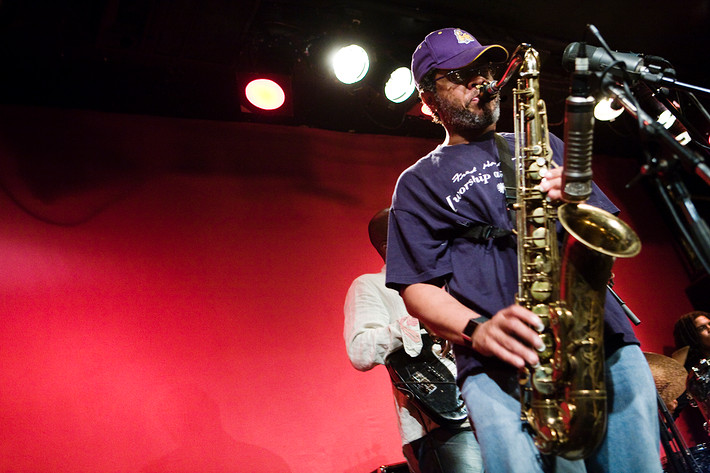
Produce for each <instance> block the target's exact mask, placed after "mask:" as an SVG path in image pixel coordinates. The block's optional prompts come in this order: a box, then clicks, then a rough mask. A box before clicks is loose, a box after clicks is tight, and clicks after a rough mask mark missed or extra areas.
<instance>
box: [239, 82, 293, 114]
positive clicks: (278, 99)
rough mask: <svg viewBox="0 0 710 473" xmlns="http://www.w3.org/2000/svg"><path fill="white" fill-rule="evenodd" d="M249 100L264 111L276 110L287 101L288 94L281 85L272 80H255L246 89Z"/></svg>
mask: <svg viewBox="0 0 710 473" xmlns="http://www.w3.org/2000/svg"><path fill="white" fill-rule="evenodd" d="M244 93H245V94H246V97H247V100H249V102H250V103H251V104H252V105H254V106H255V107H258V108H260V109H262V110H276V109H277V108H279V107H281V106H282V105H283V104H284V102H285V101H286V94H285V93H284V90H283V89H282V88H281V86H280V85H279V84H277V83H276V82H274V81H272V80H270V79H254V80H253V81H251V82H249V83H248V84H247V86H246V87H245V89H244Z"/></svg>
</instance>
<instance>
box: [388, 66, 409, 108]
mask: <svg viewBox="0 0 710 473" xmlns="http://www.w3.org/2000/svg"><path fill="white" fill-rule="evenodd" d="M414 88H415V86H414V78H413V77H412V71H410V70H409V68H408V67H400V68H398V69H395V70H394V71H393V72H392V74H391V75H390V78H389V79H388V80H387V83H386V84H385V97H387V99H388V100H390V101H391V102H394V103H402V102H404V101H405V100H407V99H408V98H409V97H411V95H412V93H414Z"/></svg>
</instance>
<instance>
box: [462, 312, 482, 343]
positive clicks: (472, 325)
mask: <svg viewBox="0 0 710 473" xmlns="http://www.w3.org/2000/svg"><path fill="white" fill-rule="evenodd" d="M476 320H477V319H471V320H469V321H468V323H467V324H466V326H465V327H464V329H463V332H461V336H462V337H463V339H464V340H466V342H467V343H468V344H469V345H470V346H473V332H475V331H476V329H477V328H478V326H479V325H480V324H479V323H478V322H476Z"/></svg>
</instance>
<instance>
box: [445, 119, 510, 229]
mask: <svg viewBox="0 0 710 473" xmlns="http://www.w3.org/2000/svg"><path fill="white" fill-rule="evenodd" d="M494 136H495V141H496V147H497V148H498V159H499V160H500V170H501V172H502V173H503V185H504V186H505V202H506V205H507V206H508V214H509V216H510V219H511V221H512V222H515V218H514V216H513V211H512V210H511V207H512V205H513V204H514V203H515V201H516V188H517V186H516V184H515V168H514V167H513V155H512V153H511V152H510V146H509V145H508V142H507V141H506V139H505V138H503V137H502V136H501V135H499V134H498V133H496V134H495V135H494ZM512 233H513V232H512V231H510V230H505V229H503V228H499V227H496V226H494V225H487V224H485V223H478V224H473V225H470V226H469V227H466V229H465V230H464V231H463V232H462V233H461V234H460V235H459V236H460V237H461V238H466V239H469V240H472V241H478V242H485V241H486V240H494V239H497V238H504V237H507V236H509V235H511V234H512Z"/></svg>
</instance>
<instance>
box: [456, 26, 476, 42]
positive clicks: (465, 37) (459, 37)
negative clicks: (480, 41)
mask: <svg viewBox="0 0 710 473" xmlns="http://www.w3.org/2000/svg"><path fill="white" fill-rule="evenodd" d="M454 34H455V35H456V41H458V42H459V44H468V43H472V42H474V41H476V39H475V38H474V37H473V36H471V33H466V32H465V31H463V30H460V29H458V28H456V29H455V30H454Z"/></svg>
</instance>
